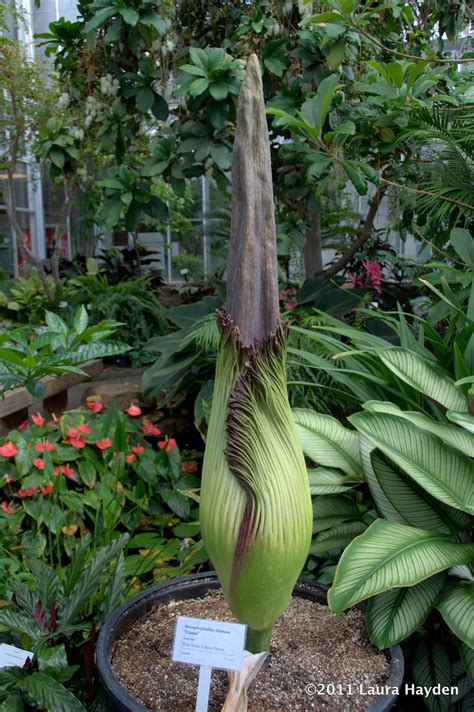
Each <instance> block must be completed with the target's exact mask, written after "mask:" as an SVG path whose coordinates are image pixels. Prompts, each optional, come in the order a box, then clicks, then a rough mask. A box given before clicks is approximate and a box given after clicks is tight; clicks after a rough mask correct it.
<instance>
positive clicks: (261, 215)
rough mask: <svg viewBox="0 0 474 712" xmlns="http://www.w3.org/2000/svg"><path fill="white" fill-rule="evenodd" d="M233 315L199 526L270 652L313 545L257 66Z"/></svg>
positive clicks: (219, 369) (245, 100)
mask: <svg viewBox="0 0 474 712" xmlns="http://www.w3.org/2000/svg"><path fill="white" fill-rule="evenodd" d="M232 186H233V188H232V189H233V197H232V221H231V237H230V254H229V265H228V279H227V298H226V303H225V307H224V308H223V309H222V310H221V311H220V312H219V313H218V323H219V328H220V333H221V342H220V349H219V354H218V358H217V364H216V378H215V387H214V396H213V401H212V412H211V417H210V421H209V429H208V435H207V444H206V451H205V456H204V466H203V478H202V489H201V512H200V519H201V529H202V535H203V539H204V543H205V545H206V549H207V551H208V554H209V556H210V559H211V561H212V563H213V565H214V567H215V569H216V571H217V574H218V576H219V579H220V582H221V585H222V588H223V591H224V595H225V597H226V599H227V601H228V603H229V605H230V607H231V609H232V611H233V612H234V614H235V615H236V616H237V618H238V619H239V620H240V621H241V622H243V623H246V624H247V625H248V627H249V632H248V637H247V648H248V649H249V650H251V651H252V652H260V651H263V650H268V649H269V641H270V635H271V629H272V626H273V624H274V622H275V621H276V619H277V618H278V617H279V616H280V614H281V613H282V612H283V610H284V609H285V607H286V606H287V604H288V601H289V599H290V596H291V592H292V589H293V586H294V584H295V581H296V579H297V577H298V574H299V573H300V571H301V568H302V566H303V564H304V562H305V558H306V556H307V553H308V549H309V545H310V540H311V526H312V510H311V498H310V493H309V485H308V477H307V473H306V467H305V462H304V457H303V453H302V451H301V447H300V445H299V442H298V437H297V434H296V429H295V425H294V422H293V417H292V414H291V410H290V406H289V403H288V396H287V385H286V376H285V357H286V348H287V331H288V329H287V326H286V324H284V323H282V322H281V320H280V314H279V306H278V270H277V256H276V233H275V219H274V203H273V189H272V174H271V162H270V147H269V140H268V130H267V123H266V117H265V106H264V100H263V91H262V81H261V75H260V68H259V64H258V60H257V58H256V57H255V56H254V55H253V56H252V57H250V59H249V61H248V64H247V70H246V74H245V78H244V81H243V84H242V87H241V90H240V96H239V104H238V112H237V131H236V138H235V144H234V154H233V172H232Z"/></svg>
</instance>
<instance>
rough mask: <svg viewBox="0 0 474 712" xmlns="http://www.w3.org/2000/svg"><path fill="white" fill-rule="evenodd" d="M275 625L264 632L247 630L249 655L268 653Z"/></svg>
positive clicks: (252, 629) (246, 644)
mask: <svg viewBox="0 0 474 712" xmlns="http://www.w3.org/2000/svg"><path fill="white" fill-rule="evenodd" d="M272 630H273V625H271V626H269V627H268V628H263V630H255V628H247V641H246V643H245V649H246V650H248V651H249V653H266V652H268V651H269V650H270V639H271V637H272Z"/></svg>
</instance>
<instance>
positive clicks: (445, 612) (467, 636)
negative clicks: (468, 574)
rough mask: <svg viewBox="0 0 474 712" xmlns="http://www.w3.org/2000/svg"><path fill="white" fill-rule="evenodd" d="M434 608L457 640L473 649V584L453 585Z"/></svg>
mask: <svg viewBox="0 0 474 712" xmlns="http://www.w3.org/2000/svg"><path fill="white" fill-rule="evenodd" d="M436 608H437V609H438V611H439V612H440V613H441V615H442V616H443V618H444V620H445V621H446V623H447V624H448V625H449V627H450V628H451V630H452V631H453V632H454V633H455V634H456V635H457V636H458V638H460V639H461V640H462V641H464V642H465V643H466V644H467V645H469V646H470V647H471V648H474V584H472V583H471V582H469V581H460V582H459V583H453V584H452V585H451V586H450V587H449V588H448V589H447V591H446V592H445V593H444V594H443V596H442V598H441V599H440V600H439V601H438V604H437V606H436Z"/></svg>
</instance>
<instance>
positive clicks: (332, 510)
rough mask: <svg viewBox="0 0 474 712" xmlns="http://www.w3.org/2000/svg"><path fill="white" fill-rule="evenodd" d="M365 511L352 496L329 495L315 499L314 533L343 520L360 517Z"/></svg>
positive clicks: (348, 520) (347, 520)
mask: <svg viewBox="0 0 474 712" xmlns="http://www.w3.org/2000/svg"><path fill="white" fill-rule="evenodd" d="M362 515H363V513H362V512H361V510H360V509H359V507H358V506H357V504H356V503H355V501H354V500H353V499H352V498H351V497H345V496H344V495H340V496H337V495H329V496H327V497H326V496H324V497H315V498H314V500H313V534H316V533H317V532H322V531H324V530H325V529H330V528H331V527H335V526H337V525H338V524H342V523H343V522H350V521H353V520H355V519H360V518H361V517H362Z"/></svg>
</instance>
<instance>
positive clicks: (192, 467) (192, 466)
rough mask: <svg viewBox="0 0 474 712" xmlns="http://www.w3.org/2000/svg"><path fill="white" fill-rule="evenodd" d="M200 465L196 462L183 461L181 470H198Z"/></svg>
mask: <svg viewBox="0 0 474 712" xmlns="http://www.w3.org/2000/svg"><path fill="white" fill-rule="evenodd" d="M197 471H198V466H197V463H195V462H182V463H181V472H197Z"/></svg>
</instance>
